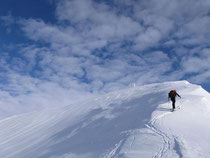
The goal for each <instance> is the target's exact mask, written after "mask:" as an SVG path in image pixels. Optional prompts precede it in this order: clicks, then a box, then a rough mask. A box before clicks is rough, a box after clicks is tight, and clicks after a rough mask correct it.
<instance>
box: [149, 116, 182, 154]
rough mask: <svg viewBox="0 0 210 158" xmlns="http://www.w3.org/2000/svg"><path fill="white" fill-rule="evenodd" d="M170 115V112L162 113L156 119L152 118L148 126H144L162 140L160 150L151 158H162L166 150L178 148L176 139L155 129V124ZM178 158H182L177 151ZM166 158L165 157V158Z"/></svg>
mask: <svg viewBox="0 0 210 158" xmlns="http://www.w3.org/2000/svg"><path fill="white" fill-rule="evenodd" d="M170 114H172V113H171V112H166V113H163V114H161V115H158V116H156V117H154V118H153V119H152V120H151V121H150V122H149V123H148V124H146V127H147V128H149V129H150V130H152V131H153V132H155V133H156V134H157V135H158V136H160V137H161V138H162V140H163V144H162V147H161V149H160V150H159V151H158V152H157V154H156V155H154V156H153V158H163V157H164V156H165V155H166V153H167V151H168V150H171V148H172V146H173V145H176V146H177V148H179V142H178V140H177V139H176V138H171V137H170V136H168V135H167V134H166V133H164V132H162V131H161V130H159V129H158V128H156V127H155V124H156V122H157V121H158V120H159V119H160V118H162V117H164V116H166V115H170ZM176 153H177V154H178V155H179V157H180V158H182V153H181V151H180V150H179V151H178V152H176ZM165 157H167V156H165Z"/></svg>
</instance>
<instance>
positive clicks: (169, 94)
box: [168, 90, 176, 98]
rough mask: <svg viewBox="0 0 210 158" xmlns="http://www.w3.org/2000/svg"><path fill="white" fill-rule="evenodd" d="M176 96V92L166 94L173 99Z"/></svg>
mask: <svg viewBox="0 0 210 158" xmlns="http://www.w3.org/2000/svg"><path fill="white" fill-rule="evenodd" d="M175 95H176V90H171V91H170V92H169V93H168V97H169V98H174V97H175Z"/></svg>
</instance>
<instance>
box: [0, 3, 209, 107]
mask: <svg viewBox="0 0 210 158" xmlns="http://www.w3.org/2000/svg"><path fill="white" fill-rule="evenodd" d="M189 4H190V5H189ZM209 11H210V2H209V1H208V0H203V1H196V0H178V1H177V0H170V1H169V0H159V1H156V0H149V1H148V0H129V1H125V0H113V1H102V0H97V1H96V0H61V1H56V10H55V17H56V20H57V21H56V22H55V23H49V22H46V21H44V20H42V19H33V18H30V19H25V18H24V17H20V18H19V20H17V25H18V26H19V27H20V29H21V30H22V32H23V35H24V36H25V37H27V38H28V39H29V40H30V41H31V42H30V44H29V43H28V44H19V45H14V46H13V47H12V48H7V49H6V50H2V52H1V60H0V66H1V70H0V75H1V80H2V82H1V84H0V88H1V90H2V91H1V92H2V93H4V95H6V96H7V97H8V98H16V101H17V103H16V104H20V103H22V104H23V105H27V104H30V103H31V102H33V103H31V104H33V105H34V107H36V106H38V105H39V106H40V105H41V106H45V105H46V104H48V105H49V104H51V105H52V106H57V105H59V104H62V105H64V104H68V103H71V102H73V100H78V99H81V98H84V96H87V95H89V94H98V93H104V92H110V91H113V90H117V89H121V88H125V87H129V86H132V85H133V83H136V84H137V85H138V84H139V85H141V84H146V83H153V82H162V81H170V80H180V79H187V80H189V81H191V82H193V83H199V84H201V83H209V81H208V79H209V78H210V69H209V68H210V66H209V64H208V63H209V61H210V49H209V38H210V31H209V27H210V22H209V21H210V15H209ZM11 19H13V18H12V17H11V14H10V15H9V16H4V17H1V20H3V21H7V23H5V24H6V26H7V27H8V30H9V24H10V23H11Z"/></svg>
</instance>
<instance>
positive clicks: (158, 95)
mask: <svg viewBox="0 0 210 158" xmlns="http://www.w3.org/2000/svg"><path fill="white" fill-rule="evenodd" d="M170 89H176V90H177V91H178V93H179V94H180V95H181V96H182V99H181V100H179V99H178V100H177V106H179V107H180V109H177V111H175V112H171V111H170V109H171V103H169V102H168V100H167V94H168V91H169V90H170ZM208 122H210V96H209V93H207V92H206V91H205V90H203V89H202V88H201V87H200V86H197V85H192V84H190V83H188V82H186V81H179V82H168V83H161V84H151V85H145V86H141V87H135V88H130V89H126V90H122V91H117V92H113V93H109V94H107V95H104V96H100V97H99V96H97V97H95V98H92V99H89V100H86V101H84V102H80V103H77V104H73V105H69V106H66V107H62V108H55V109H48V110H47V109H46V110H43V111H42V112H32V113H27V114H23V115H19V116H13V117H10V118H7V119H4V120H1V121H0V157H2V158H140V157H142V158H172V157H173V158H176V157H177V158H179V157H180V158H181V157H183V158H185V157H186V158H188V157H189V158H199V157H203V158H205V157H208V155H210V144H209V142H210V133H209V131H210V124H209V123H208Z"/></svg>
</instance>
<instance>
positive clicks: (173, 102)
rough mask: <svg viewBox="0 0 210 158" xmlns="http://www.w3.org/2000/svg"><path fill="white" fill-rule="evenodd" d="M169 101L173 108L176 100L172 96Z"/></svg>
mask: <svg viewBox="0 0 210 158" xmlns="http://www.w3.org/2000/svg"><path fill="white" fill-rule="evenodd" d="M171 101H172V107H173V109H175V102H176V100H175V99H173V98H172V99H171Z"/></svg>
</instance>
